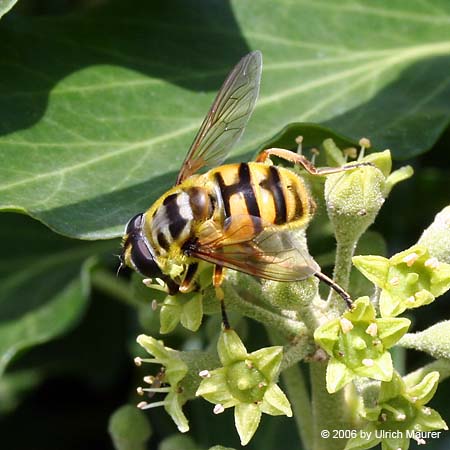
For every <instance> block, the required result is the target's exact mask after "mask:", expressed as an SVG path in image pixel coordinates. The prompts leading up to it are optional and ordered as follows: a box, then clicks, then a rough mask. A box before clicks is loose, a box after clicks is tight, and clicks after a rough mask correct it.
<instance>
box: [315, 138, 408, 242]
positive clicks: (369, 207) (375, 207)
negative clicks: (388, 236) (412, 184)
mask: <svg viewBox="0 0 450 450" xmlns="http://www.w3.org/2000/svg"><path fill="white" fill-rule="evenodd" d="M330 141H331V140H327V141H325V142H324V148H325V151H326V153H327V158H328V159H331V161H332V162H338V163H340V164H333V165H343V163H342V159H341V158H340V157H339V156H338V153H339V152H338V150H339V149H338V148H337V147H336V145H335V144H334V142H332V141H331V142H330ZM360 145H361V146H362V147H366V146H367V145H368V146H370V142H369V141H368V140H367V139H364V138H363V139H361V141H360ZM361 162H364V163H371V164H372V166H364V167H356V168H355V170H353V171H346V172H341V173H336V174H332V175H329V176H328V177H327V180H326V182H325V200H326V204H327V210H328V215H329V217H330V220H331V222H332V223H333V225H334V229H335V234H336V239H337V240H338V241H340V242H341V243H345V242H348V243H353V242H355V241H356V240H357V239H359V237H360V236H361V234H362V233H364V231H366V229H367V228H368V227H369V226H370V225H371V224H372V222H373V221H374V220H375V217H376V215H377V214H378V211H379V210H380V208H381V206H382V205H383V203H384V200H385V198H386V197H387V196H388V194H389V192H390V191H391V189H392V187H393V186H394V185H395V184H397V183H399V182H400V181H402V180H405V179H407V178H409V177H410V176H411V175H412V173H413V170H412V168H411V167H409V166H406V167H402V168H401V169H399V170H397V171H395V172H393V173H391V169H392V157H391V152H390V151H389V150H385V151H383V152H377V153H371V154H369V155H367V156H365V157H364V158H362V159H359V160H358V161H356V162H355V164H357V163H361Z"/></svg>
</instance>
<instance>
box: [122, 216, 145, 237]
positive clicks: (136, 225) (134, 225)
mask: <svg viewBox="0 0 450 450" xmlns="http://www.w3.org/2000/svg"><path fill="white" fill-rule="evenodd" d="M143 215H144V214H143V213H139V214H136V215H135V216H134V217H133V218H132V219H130V220H129V221H128V223H127V226H126V228H125V234H131V233H132V232H133V231H136V230H140V229H141V225H142V216H143Z"/></svg>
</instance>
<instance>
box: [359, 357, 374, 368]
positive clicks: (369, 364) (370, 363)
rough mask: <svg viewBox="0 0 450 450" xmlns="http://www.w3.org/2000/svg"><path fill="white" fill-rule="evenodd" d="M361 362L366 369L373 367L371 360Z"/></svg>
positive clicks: (365, 359)
mask: <svg viewBox="0 0 450 450" xmlns="http://www.w3.org/2000/svg"><path fill="white" fill-rule="evenodd" d="M361 362H362V363H363V365H364V366H366V367H373V365H374V361H373V359H371V358H364V359H363V360H362V361H361Z"/></svg>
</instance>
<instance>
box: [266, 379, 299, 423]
mask: <svg viewBox="0 0 450 450" xmlns="http://www.w3.org/2000/svg"><path fill="white" fill-rule="evenodd" d="M261 411H262V412H263V413H265V414H269V415H271V416H282V415H285V416H288V417H292V409H291V405H290V403H289V400H288V398H287V397H286V395H285V393H284V392H283V391H282V390H281V389H280V387H279V386H278V385H276V384H272V385H271V386H269V387H268V388H267V391H266V393H265V394H264V398H263V401H262V403H261Z"/></svg>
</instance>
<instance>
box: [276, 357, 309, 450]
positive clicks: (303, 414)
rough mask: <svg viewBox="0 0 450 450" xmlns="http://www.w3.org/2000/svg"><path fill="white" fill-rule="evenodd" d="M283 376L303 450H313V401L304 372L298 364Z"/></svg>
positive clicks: (284, 372)
mask: <svg viewBox="0 0 450 450" xmlns="http://www.w3.org/2000/svg"><path fill="white" fill-rule="evenodd" d="M281 376H282V378H283V381H284V384H285V385H286V389H287V393H288V397H289V400H290V402H291V405H292V410H293V413H294V418H295V423H296V425H297V430H298V433H299V435H300V439H301V441H302V444H303V449H304V450H312V448H313V436H314V435H313V421H312V415H311V401H310V398H309V394H308V390H307V388H306V384H305V378H304V375H303V372H302V370H301V368H300V367H299V366H298V364H296V365H294V366H292V367H290V368H289V369H286V370H285V371H283V373H282V375H281Z"/></svg>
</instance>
